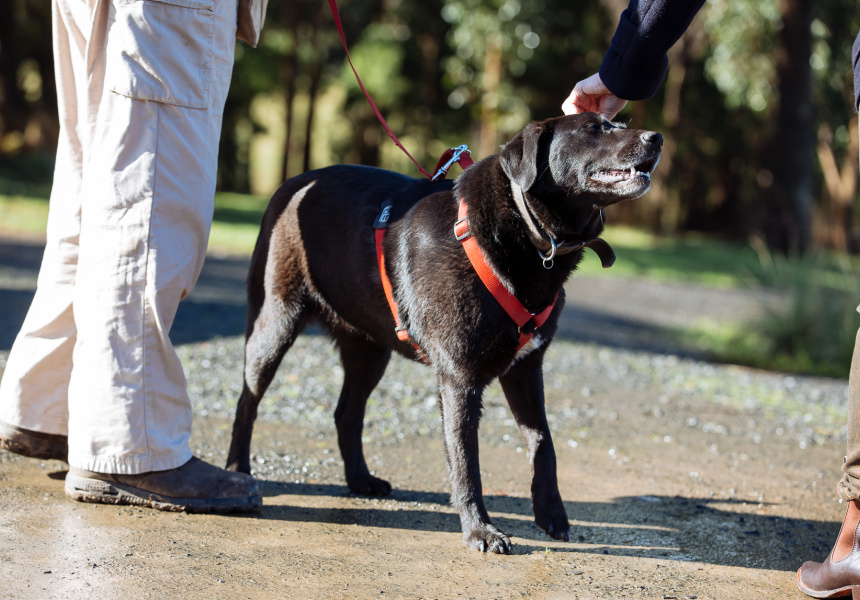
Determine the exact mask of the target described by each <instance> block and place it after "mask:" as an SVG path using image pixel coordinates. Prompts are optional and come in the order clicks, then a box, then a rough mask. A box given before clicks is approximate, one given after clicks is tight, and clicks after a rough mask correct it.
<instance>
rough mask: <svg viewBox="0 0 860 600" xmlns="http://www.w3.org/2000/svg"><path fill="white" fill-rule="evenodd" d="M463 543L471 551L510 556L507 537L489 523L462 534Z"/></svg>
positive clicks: (509, 544) (509, 541) (510, 546)
mask: <svg viewBox="0 0 860 600" xmlns="http://www.w3.org/2000/svg"><path fill="white" fill-rule="evenodd" d="M463 543H464V544H466V545H467V546H468V547H469V548H471V549H472V550H477V551H479V552H493V553H494V554H510V553H511V548H512V546H513V545H512V544H511V540H510V538H509V537H508V536H507V535H505V534H504V533H503V532H502V531H501V530H499V529H498V528H497V527H495V526H494V525H491V524H489V523H480V524H479V525H478V527H476V528H475V529H472V530H471V531H467V532H464V533H463Z"/></svg>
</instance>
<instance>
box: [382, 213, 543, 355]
mask: <svg viewBox="0 0 860 600" xmlns="http://www.w3.org/2000/svg"><path fill="white" fill-rule="evenodd" d="M389 210H390V204H389V203H386V204H383V208H382V212H381V213H380V216H379V217H378V218H377V222H376V225H375V226H376V260H377V262H378V263H379V276H380V278H381V279H382V289H383V290H384V291H385V298H386V299H387V300H388V306H389V307H390V308H391V314H392V315H393V316H394V325H395V328H394V330H395V331H396V332H397V339H399V340H400V341H401V342H409V343H410V344H412V347H413V348H415V352H416V354H417V355H418V357H419V358H420V359H421V360H422V361H424V362H425V363H426V364H428V365H429V364H430V359H429V358H428V357H427V354H426V353H425V352H424V351H423V350H422V349H421V347H420V346H419V345H418V344H416V343H415V342H414V341H412V339H411V338H410V337H409V332H408V331H407V330H406V328H405V327H403V325H402V323H401V322H400V312H399V310H398V308H397V301H396V300H395V299H394V292H393V290H392V288H391V280H390V279H389V278H388V274H387V272H386V270H385V255H384V253H383V248H382V240H383V238H384V237H385V230H386V229H387V227H388V218H389V217H388V211H389ZM454 235H456V236H457V239H458V240H460V242H461V243H462V244H463V249H464V250H465V251H466V256H468V257H469V262H471V263H472V267H473V268H474V269H475V272H476V273H477V274H478V277H479V278H480V279H481V281H482V282H483V283H484V285H485V286H486V287H487V290H488V291H489V292H490V294H492V295H493V298H495V299H496V302H498V303H499V305H500V306H501V307H502V309H503V310H504V311H505V312H506V313H507V314H508V316H509V317H510V318H511V319H512V320H513V321H514V323H516V324H517V328H518V332H519V334H520V337H519V341H518V343H519V345H518V346H517V351H519V350H520V349H521V348H522V347H523V346H525V345H526V344H527V343H528V341H529V340H530V339H532V336H534V332H535V330H536V329H537V328H538V327H540V326H541V325H543V324H544V323H545V322H546V320H547V319H548V318H549V315H550V313H551V312H552V309H553V308H554V307H555V303H556V301H557V300H558V294H556V297H555V299H554V300H553V301H552V304H550V305H549V306H547V307H546V308H545V309H543V310H542V311H541V312H539V313H537V314H532V313H531V312H529V311H528V309H527V308H526V307H525V306H523V304H522V302H520V301H519V300H518V299H517V297H516V296H514V295H513V294H512V293H511V292H510V291H508V289H507V288H506V287H505V286H504V284H503V283H502V282H501V280H500V279H499V277H498V276H497V275H496V273H495V272H494V271H493V268H492V267H491V266H490V265H489V264H488V263H487V260H486V258H484V253H483V251H481V247H480V246H478V242H477V241H476V240H475V237H474V236H473V235H472V232H471V230H470V229H469V214H468V205H467V204H466V200H465V198H464V199H461V200H460V209H459V213H458V215H457V223H455V224H454Z"/></svg>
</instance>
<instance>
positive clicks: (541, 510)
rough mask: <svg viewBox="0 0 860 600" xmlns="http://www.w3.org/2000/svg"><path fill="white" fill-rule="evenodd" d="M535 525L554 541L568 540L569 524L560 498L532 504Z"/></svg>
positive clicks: (555, 497) (556, 495)
mask: <svg viewBox="0 0 860 600" xmlns="http://www.w3.org/2000/svg"><path fill="white" fill-rule="evenodd" d="M534 513H535V523H536V524H537V526H538V527H540V528H541V529H543V530H544V531H545V532H546V534H547V535H548V536H549V537H551V538H553V539H554V540H562V541H565V542H567V541H568V540H570V522H569V521H568V520H567V512H566V511H565V510H564V502H562V501H561V496H559V495H558V494H554V496H553V497H552V498H551V499H550V500H548V501H547V502H543V503H541V502H538V501H535V502H534Z"/></svg>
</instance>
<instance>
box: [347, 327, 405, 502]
mask: <svg viewBox="0 0 860 600" xmlns="http://www.w3.org/2000/svg"><path fill="white" fill-rule="evenodd" d="M335 337H336V339H337V345H338V347H339V349H340V357H341V362H342V363H343V371H344V374H343V388H342V389H341V391H340V398H338V401H337V408H336V409H335V411H334V420H335V425H336V426H337V443H338V446H340V454H341V456H342V457H343V463H344V471H345V473H346V484H347V485H348V486H349V489H350V491H351V492H353V493H354V494H362V495H366V496H387V495H388V494H390V493H391V484H390V483H388V482H387V481H385V480H383V479H380V478H378V477H374V476H373V475H371V474H370V471H369V470H368V468H367V463H366V462H365V460H364V451H363V450H362V446H361V431H362V428H363V427H364V409H365V407H366V406H367V399H368V397H369V396H370V393H371V392H372V391H373V388H375V387H376V384H377V383H379V380H380V379H381V378H382V374H383V373H385V367H386V366H387V365H388V360H389V359H390V358H391V351H390V350H388V349H387V348H383V347H382V346H379V345H378V344H376V343H374V342H372V341H370V340H369V339H367V338H365V337H359V336H356V335H352V334H347V333H341V334H339V335H336V336H335Z"/></svg>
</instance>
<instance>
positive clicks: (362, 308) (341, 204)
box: [227, 114, 663, 554]
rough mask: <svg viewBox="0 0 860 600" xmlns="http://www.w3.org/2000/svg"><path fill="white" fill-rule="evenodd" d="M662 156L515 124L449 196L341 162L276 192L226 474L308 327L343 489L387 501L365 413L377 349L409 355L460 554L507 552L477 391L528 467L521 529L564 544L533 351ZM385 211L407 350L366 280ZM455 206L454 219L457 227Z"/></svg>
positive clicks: (537, 355) (588, 119)
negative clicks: (425, 390)
mask: <svg viewBox="0 0 860 600" xmlns="http://www.w3.org/2000/svg"><path fill="white" fill-rule="evenodd" d="M662 143H663V138H662V136H661V135H660V134H658V133H652V132H647V131H637V130H629V129H625V128H623V127H620V126H617V125H615V124H613V123H610V122H609V121H607V120H605V119H603V118H601V117H598V116H597V115H595V114H582V115H574V116H567V117H560V118H556V119H550V120H548V121H544V122H541V123H535V124H531V125H529V126H528V127H526V129H525V130H524V131H523V132H522V133H520V134H518V135H517V136H516V137H515V138H514V139H513V140H511V142H510V143H508V144H507V145H506V146H505V147H504V148H503V149H502V151H501V152H500V153H499V154H498V155H495V156H491V157H489V158H487V159H485V160H482V161H481V162H479V163H477V164H476V165H474V166H472V167H470V168H468V169H467V170H465V171H464V172H463V173H462V175H460V177H459V178H458V179H457V180H456V182H453V183H452V182H444V181H442V182H430V181H428V180H417V179H413V178H411V177H406V176H404V175H400V174H397V173H392V172H389V171H383V170H380V169H374V168H370V167H360V166H346V165H342V166H334V167H329V168H326V169H321V170H318V171H312V172H309V173H305V174H303V175H300V176H298V177H295V178H293V179H291V180H289V181H287V182H286V183H285V184H284V185H283V186H282V187H281V188H280V189H279V190H278V191H277V192H276V193H275V195H274V197H273V198H272V200H271V202H270V204H269V207H268V209H267V211H266V214H265V216H264V218H263V224H262V231H261V232H260V237H259V239H258V240H257V246H256V248H255V250H254V255H253V258H252V262H251V270H250V274H249V277H248V304H249V306H248V327H247V341H246V348H245V385H244V390H243V392H242V395H241V397H240V398H239V405H238V408H237V412H236V420H235V423H234V425H233V440H232V444H231V446H230V454H229V457H228V463H227V466H228V468H229V469H233V470H238V471H244V472H246V473H247V472H250V461H249V456H250V444H251V432H252V428H253V424H254V419H255V418H256V415H257V405H258V404H259V402H260V399H261V397H262V396H263V393H264V392H265V391H266V388H267V387H268V386H269V384H270V383H271V381H272V378H273V376H274V374H275V370H276V369H277V367H278V365H279V364H280V362H281V359H282V358H283V356H284V354H285V353H286V351H287V349H288V348H289V347H290V346H291V344H292V343H293V341H294V340H295V339H296V336H297V335H298V334H299V333H300V331H301V330H302V328H303V326H304V325H305V324H306V323H307V322H308V321H309V320H310V319H312V318H315V319H317V320H319V321H321V322H322V323H323V324H324V325H325V326H326V327H327V328H328V329H329V331H330V332H331V334H332V336H333V337H334V339H335V340H336V343H337V346H338V348H339V350H340V355H341V360H342V362H343V368H344V382H343V389H342V391H341V394H340V398H339V399H338V404H337V409H336V410H335V422H336V424H337V432H338V444H339V446H340V451H341V454H342V456H343V460H344V463H345V465H344V466H345V470H346V481H347V484H348V485H349V488H350V490H352V491H353V492H355V493H359V494H369V495H385V494H388V493H389V492H390V491H391V486H390V485H389V484H388V482H386V481H383V480H382V479H379V478H377V477H374V476H372V475H371V474H370V472H369V471H368V468H367V465H366V464H365V460H364V455H363V452H362V447H361V431H362V426H363V423H362V421H363V418H364V410H365V405H366V402H367V398H368V396H369V395H370V393H371V391H372V390H373V388H374V387H375V386H376V384H377V383H378V382H379V379H380V378H381V377H382V374H383V372H384V371H385V367H386V365H387V363H388V360H389V358H390V356H391V351H392V350H394V351H396V352H399V353H400V354H403V355H405V356H407V357H411V358H416V357H418V356H419V355H420V354H422V353H423V354H426V357H425V361H426V362H429V363H430V364H431V365H432V368H433V370H434V371H435V373H436V377H437V380H438V385H439V392H440V396H441V399H440V406H441V410H442V417H443V426H444V432H445V446H446V451H447V459H448V469H449V475H450V478H451V501H452V503H453V505H454V506H455V507H456V508H457V510H458V511H459V513H460V521H461V524H462V527H463V540H464V542H465V543H466V544H467V545H468V546H470V547H471V548H475V549H477V550H481V551H488V550H489V551H492V552H497V553H503V554H506V553H509V552H510V551H511V542H510V540H509V539H508V536H507V535H505V534H504V533H503V532H502V531H500V530H499V529H497V528H496V527H494V526H493V524H492V523H491V522H490V518H489V516H488V514H487V510H486V508H485V507H484V501H483V497H482V495H481V489H482V488H481V477H480V470H479V466H478V420H479V417H480V414H481V394H482V391H483V389H484V388H485V387H486V386H487V384H489V383H490V382H491V381H492V380H493V379H494V378H496V377H498V378H499V381H500V383H501V385H502V388H503V390H504V393H505V396H506V398H507V400H508V403H509V404H510V407H511V410H512V411H513V414H514V416H515V418H516V420H517V423H518V425H519V428H520V431H521V433H522V435H523V437H524V438H525V440H526V443H527V445H528V450H529V455H530V456H531V461H532V475H533V477H532V488H531V489H532V507H533V510H534V514H535V521H536V523H537V524H538V525H539V526H540V527H541V528H542V529H544V530H545V531H546V532H547V533H548V534H549V535H550V536H552V537H553V538H556V539H562V540H567V539H568V535H569V530H570V525H569V523H568V520H567V515H566V514H565V510H564V504H563V503H562V500H561V496H560V495H559V492H558V483H557V479H556V459H555V452H554V450H553V445H552V439H551V438H550V432H549V428H548V426H547V420H546V414H545V411H544V394H543V376H542V372H541V366H542V360H543V355H544V352H545V350H546V348H547V346H548V344H549V342H550V340H552V337H553V335H554V333H555V330H556V325H557V321H558V317H559V314H560V312H561V310H562V306H563V304H564V290H563V289H562V286H563V284H564V282H565V280H566V279H567V278H568V276H569V275H570V274H571V272H572V271H573V270H574V268H575V267H576V265H577V263H578V262H579V261H580V259H581V258H582V251H583V248H584V247H591V248H593V249H594V250H595V251H597V252H598V254H600V255H601V259H602V260H603V261H604V265H605V266H607V265H608V264H611V262H612V261H613V260H614V255H612V251H611V249H610V248H609V247H608V245H607V244H606V243H605V242H603V241H602V240H600V239H598V237H597V236H598V235H599V234H600V232H601V231H602V229H603V209H604V208H605V207H606V206H608V205H610V204H613V203H615V202H619V201H621V200H625V199H630V198H636V197H639V196H641V195H642V194H644V193H645V192H646V191H647V190H648V188H649V187H650V174H651V172H652V171H653V170H654V168H655V167H656V166H657V162H658V160H659V158H660V148H661V146H662ZM384 200H392V201H393V206H392V208H391V213H390V220H389V223H390V226H389V227H388V230H387V233H386V235H385V237H384V243H383V247H384V255H385V258H384V266H385V270H386V271H387V274H388V276H389V277H390V281H391V289H392V290H393V299H394V300H395V301H396V310H397V312H398V313H399V317H400V325H401V329H402V330H403V331H405V332H408V336H407V335H404V333H403V332H401V333H400V334H399V335H398V332H396V331H395V324H394V317H393V316H392V309H391V308H390V307H389V304H388V302H387V301H386V296H385V293H384V292H383V286H382V283H381V281H380V271H379V266H378V264H377V255H376V250H375V246H374V231H375V230H374V221H375V219H376V217H377V215H378V214H379V212H380V206H381V204H382V202H383V201H384ZM461 201H462V202H465V203H466V204H467V207H468V208H467V210H468V216H467V217H466V218H463V214H462V212H461V213H460V215H459V216H458V206H459V205H460V204H461ZM461 210H462V209H461ZM458 221H459V223H458ZM455 223H457V228H458V230H457V233H456V234H455ZM458 238H462V239H458ZM470 240H471V242H472V243H473V245H476V246H477V247H478V248H479V251H478V252H479V253H482V254H483V256H484V257H485V260H486V263H487V264H488V265H489V268H490V270H491V271H492V272H493V273H494V274H495V276H497V283H496V287H499V288H503V289H502V292H501V293H505V292H504V290H507V291H508V292H510V293H512V294H513V296H515V297H516V299H518V301H519V303H521V305H522V306H523V307H525V309H526V311H527V312H526V313H525V314H526V319H527V321H526V322H523V323H520V325H518V324H517V323H515V322H514V320H513V319H512V317H511V316H509V315H508V313H507V312H506V311H505V310H504V309H503V308H502V306H501V305H500V303H499V301H497V300H496V298H495V297H494V296H493V295H492V294H491V293H490V291H488V288H487V286H486V285H485V283H484V282H483V281H482V279H481V278H479V276H478V274H477V273H476V270H475V267H473V265H472V264H471V262H470V259H469V258H468V257H467V254H466V251H464V246H463V242H469V241H470ZM485 271H486V269H485ZM484 275H486V273H484ZM491 276H492V275H491ZM550 307H551V308H550ZM529 313H530V314H529ZM532 314H533V315H538V316H536V317H535V318H534V319H532V318H531V315H532ZM404 340H408V341H404ZM523 344H524V345H523Z"/></svg>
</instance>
